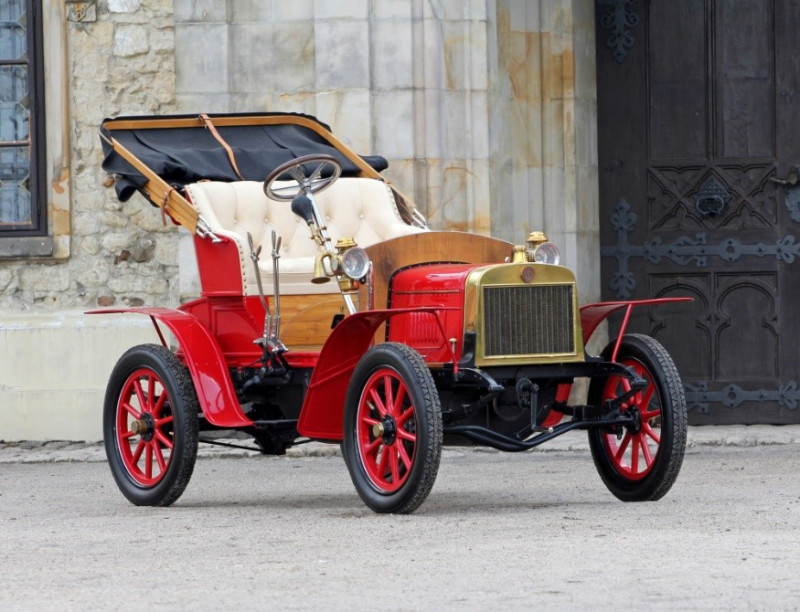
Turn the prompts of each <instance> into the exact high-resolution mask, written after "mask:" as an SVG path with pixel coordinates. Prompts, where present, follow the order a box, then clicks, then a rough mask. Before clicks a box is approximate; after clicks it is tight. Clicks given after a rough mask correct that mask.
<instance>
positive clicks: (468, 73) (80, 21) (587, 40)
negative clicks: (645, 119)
mask: <svg viewBox="0 0 800 612" xmlns="http://www.w3.org/2000/svg"><path fill="white" fill-rule="evenodd" d="M43 6H44V14H45V33H46V36H45V56H46V61H47V71H46V72H47V74H46V75H45V80H46V83H45V84H46V89H47V90H48V94H47V104H48V108H47V129H48V178H49V180H50V184H51V185H52V192H51V193H50V198H49V223H50V229H51V233H52V236H53V243H54V255H53V257H50V258H45V259H38V260H30V259H27V260H22V259H17V260H13V259H0V339H2V341H3V345H2V346H3V352H2V356H0V360H2V361H0V439H20V438H21V437H26V438H31V437H33V438H37V437H38V438H40V439H41V438H51V439H52V438H59V437H61V438H64V437H67V438H69V439H96V438H97V437H98V434H99V429H98V427H99V423H100V410H101V405H100V404H101V398H102V393H103V389H104V388H105V384H106V381H107V375H108V372H109V371H110V369H111V366H112V365H113V363H114V362H115V361H116V359H117V358H118V357H119V356H120V354H121V353H122V351H123V350H124V349H125V348H126V347H127V346H130V345H131V344H135V343H137V342H149V341H152V340H153V334H152V331H151V330H150V328H149V322H147V321H144V324H143V325H140V324H139V323H135V324H131V323H129V322H127V321H128V320H129V319H132V318H133V317H127V319H126V318H125V317H116V318H112V317H107V318H106V317H101V318H102V319H103V322H102V323H100V322H97V323H87V317H85V316H84V315H82V314H81V313H82V311H83V310H86V309H90V308H94V307H97V306H102V307H107V306H115V307H125V306H138V305H157V306H175V305H177V304H178V303H179V302H180V301H181V300H185V299H188V298H190V297H193V296H194V294H195V292H196V290H197V289H196V283H195V282H194V279H196V270H195V269H194V265H193V261H192V259H193V255H192V252H191V240H188V239H187V237H188V234H186V233H184V234H183V237H182V238H181V233H180V232H178V231H176V229H175V227H174V226H172V225H170V226H168V227H163V226H162V224H161V216H160V214H158V211H157V210H156V209H154V208H152V207H151V206H149V205H148V203H147V202H146V200H145V199H144V198H142V197H141V196H139V195H136V196H134V198H133V199H132V200H131V201H129V202H127V203H124V204H123V203H120V202H118V201H117V199H116V197H115V194H114V192H113V186H112V182H111V180H110V177H108V176H106V175H105V173H104V172H103V171H102V169H101V168H100V163H101V160H102V153H101V148H100V141H99V137H98V126H99V124H100V122H101V121H102V119H103V118H104V117H111V116H119V115H125V114H168V113H177V112H184V113H192V112H229V111H232V112H236V111H262V110H277V111H296V112H306V113H309V114H313V115H316V116H317V117H319V118H320V119H321V120H322V121H325V122H327V123H329V124H330V125H331V126H332V129H333V131H334V133H335V134H336V135H337V136H338V137H339V138H341V139H342V140H344V141H345V142H346V143H347V144H349V145H350V146H351V147H353V148H354V149H355V150H356V151H358V152H360V153H363V154H380V155H383V156H385V157H387V158H388V159H389V161H390V169H389V170H388V171H387V173H386V176H387V178H388V179H390V180H392V181H393V182H394V183H395V184H396V185H397V186H398V187H399V188H400V190H401V191H403V192H404V193H406V194H407V195H409V196H410V197H411V198H412V199H414V200H415V201H416V203H417V204H418V206H419V207H420V208H421V210H422V211H423V212H424V213H425V214H426V216H427V217H428V219H429V221H430V224H431V226H432V227H433V228H435V229H457V230H465V231H472V232H478V233H484V234H491V235H493V236H497V237H501V238H505V239H507V240H511V241H514V242H521V241H522V240H523V239H524V237H525V235H526V233H527V232H528V231H529V230H531V229H544V230H545V231H547V232H548V234H549V235H550V237H551V238H552V239H554V240H555V241H556V242H558V243H559V244H560V246H561V247H562V251H563V252H564V254H565V260H566V261H565V263H566V264H567V265H569V266H570V267H572V268H573V269H575V270H576V272H577V275H578V279H579V283H580V289H581V293H582V301H584V302H585V301H588V300H593V299H597V298H598V297H599V293H600V290H599V263H598V260H599V258H598V257H597V253H598V251H599V244H598V230H597V223H598V221H597V159H596V152H595V151H596V130H595V120H596V119H595V118H596V113H595V106H596V105H595V99H594V96H595V90H594V40H593V36H594V25H593V23H594V17H593V11H594V4H593V2H592V1H591V0H338V1H336V2H332V1H328V0H290V1H287V0H43ZM56 328H57V329H56ZM117 329H122V330H124V333H118V332H117ZM45 353H46V358H45ZM60 363H65V364H69V365H70V367H72V368H74V367H75V364H78V366H77V369H78V370H79V371H80V372H81V373H82V375H81V376H78V375H76V374H75V373H74V371H73V370H70V369H69V368H65V369H64V370H65V371H67V372H72V373H71V374H69V381H70V382H69V384H63V381H64V380H65V378H64V376H63V372H59V364H60ZM44 367H47V368H48V369H47V371H45V370H44V369H43V368H44ZM19 372H36V373H38V376H24V377H21V376H18V373H19ZM84 374H85V375H84Z"/></svg>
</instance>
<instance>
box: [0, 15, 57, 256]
mask: <svg viewBox="0 0 800 612" xmlns="http://www.w3.org/2000/svg"><path fill="white" fill-rule="evenodd" d="M26 4H27V10H28V11H29V17H28V18H29V21H33V22H34V25H33V27H34V28H36V32H35V34H36V35H38V41H37V40H34V45H33V49H32V48H31V45H30V42H31V40H30V38H29V39H28V40H29V47H28V54H29V64H28V65H29V70H30V71H31V73H32V75H31V76H33V79H30V81H29V82H33V81H34V80H36V79H38V80H39V82H38V85H37V87H38V88H39V89H38V93H39V98H38V100H37V101H36V102H34V99H33V96H32V97H31V102H32V104H31V107H32V108H31V111H32V117H31V146H32V147H33V149H34V152H33V155H32V156H31V165H32V167H33V165H34V164H35V165H36V169H37V171H38V181H37V184H36V185H35V187H33V189H32V204H33V206H34V207H36V208H37V210H38V211H40V213H41V217H40V219H41V222H40V225H39V227H38V228H36V229H35V230H33V229H31V230H11V231H4V232H0V259H2V260H8V259H26V260H27V259H34V260H36V259H44V260H47V261H52V260H63V259H67V258H68V257H69V249H70V231H71V228H70V207H71V206H70V203H71V193H70V181H69V176H70V171H69V165H70V151H69V116H68V82H69V81H68V75H69V72H68V59H67V58H68V53H67V45H66V41H67V36H66V18H67V10H66V6H65V3H64V2H63V1H59V0H27V2H26ZM29 27H30V24H29ZM29 36H30V34H29ZM36 38H37V36H35V37H34V39H36ZM37 120H40V121H41V123H40V124H39V126H38V127H39V129H38V130H37V129H36V128H35V125H36V121H37ZM45 123H46V124H47V130H43V126H44V124H45ZM32 180H34V179H33V175H32Z"/></svg>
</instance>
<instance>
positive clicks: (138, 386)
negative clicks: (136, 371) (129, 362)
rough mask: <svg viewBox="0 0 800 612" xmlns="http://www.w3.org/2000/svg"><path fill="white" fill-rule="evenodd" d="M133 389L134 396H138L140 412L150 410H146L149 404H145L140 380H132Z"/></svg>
mask: <svg viewBox="0 0 800 612" xmlns="http://www.w3.org/2000/svg"><path fill="white" fill-rule="evenodd" d="M133 389H134V391H135V392H136V397H137V398H139V408H140V409H141V410H142V412H150V411H149V410H148V408H149V406H148V405H147V400H146V399H145V397H144V391H142V383H141V381H140V380H138V379H137V380H134V381H133Z"/></svg>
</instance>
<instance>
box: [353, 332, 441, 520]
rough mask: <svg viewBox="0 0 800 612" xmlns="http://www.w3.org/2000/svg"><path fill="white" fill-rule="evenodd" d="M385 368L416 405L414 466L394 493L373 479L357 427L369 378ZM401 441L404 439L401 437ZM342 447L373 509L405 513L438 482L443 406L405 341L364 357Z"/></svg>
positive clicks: (355, 381) (422, 363) (425, 370)
mask: <svg viewBox="0 0 800 612" xmlns="http://www.w3.org/2000/svg"><path fill="white" fill-rule="evenodd" d="M381 371H383V372H392V373H396V375H398V376H399V379H400V380H402V384H403V385H405V388H406V393H407V396H408V399H409V402H410V405H413V407H414V413H413V414H414V418H413V421H414V422H413V433H414V435H415V442H414V452H413V455H412V456H411V458H410V459H411V466H410V467H409V468H407V469H405V475H404V478H405V480H404V481H403V482H402V484H401V485H400V486H399V487H398V488H397V489H396V490H393V491H385V490H381V488H380V487H379V486H378V485H377V484H376V483H375V482H374V480H373V479H372V478H371V477H370V475H369V473H368V468H367V467H366V466H365V460H364V458H363V456H362V452H361V448H360V444H359V440H358V431H357V428H358V419H359V405H360V403H361V401H362V397H363V396H364V394H365V393H366V392H367V389H365V387H366V386H367V385H368V384H369V381H370V379H371V377H372V376H373V375H374V374H376V373H378V372H381ZM365 401H366V400H365ZM406 409H407V408H406ZM409 421H411V419H409ZM408 431H412V429H410V428H409V429H408ZM370 435H371V434H370ZM397 443H400V439H399V436H398V438H397ZM389 448H391V447H389ZM342 450H343V453H344V460H345V463H346V464H347V469H348V471H349V472H350V477H351V478H352V480H353V484H354V485H355V488H356V491H357V492H358V494H359V496H360V497H361V499H362V500H363V501H364V503H365V504H366V505H367V506H369V507H370V508H371V509H372V510H374V511H375V512H379V513H389V512H392V513H398V514H407V513H410V512H413V511H414V510H416V509H417V508H418V507H419V506H420V505H421V504H422V502H423V501H425V499H426V498H427V497H428V494H429V493H430V491H431V489H432V488H433V484H434V482H435V481H436V475H437V473H438V471H439V461H440V459H441V455H442V410H441V405H440V403H439V394H438V393H437V390H436V386H435V384H434V382H433V377H432V376H431V373H430V370H429V369H428V367H427V366H426V365H425V361H424V360H423V359H422V356H421V355H420V354H419V353H418V352H416V351H415V350H413V349H411V348H409V347H408V346H405V345H403V344H398V343H393V342H387V343H384V344H379V345H377V346H374V347H372V348H371V349H369V350H368V351H367V352H366V353H365V354H364V356H363V357H362V358H361V359H360V361H359V362H358V365H357V366H356V368H355V370H354V372H353V376H352V378H351V379H350V384H349V386H348V389H347V399H346V402H345V410H344V440H343V442H342ZM383 452H387V451H386V450H385V449H384V450H383ZM398 480H399V479H398Z"/></svg>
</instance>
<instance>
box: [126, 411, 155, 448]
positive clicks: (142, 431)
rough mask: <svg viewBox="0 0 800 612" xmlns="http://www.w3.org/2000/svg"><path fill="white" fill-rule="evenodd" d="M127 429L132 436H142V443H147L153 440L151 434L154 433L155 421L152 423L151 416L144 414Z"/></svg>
mask: <svg viewBox="0 0 800 612" xmlns="http://www.w3.org/2000/svg"><path fill="white" fill-rule="evenodd" d="M129 429H130V431H131V432H133V433H134V434H138V435H140V436H142V439H143V440H144V441H146V442H149V441H150V440H152V439H153V434H154V433H155V421H153V416H152V415H151V414H149V413H147V412H145V413H144V414H143V415H142V417H141V418H140V419H137V420H135V421H133V422H132V423H131V424H130V425H129Z"/></svg>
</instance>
